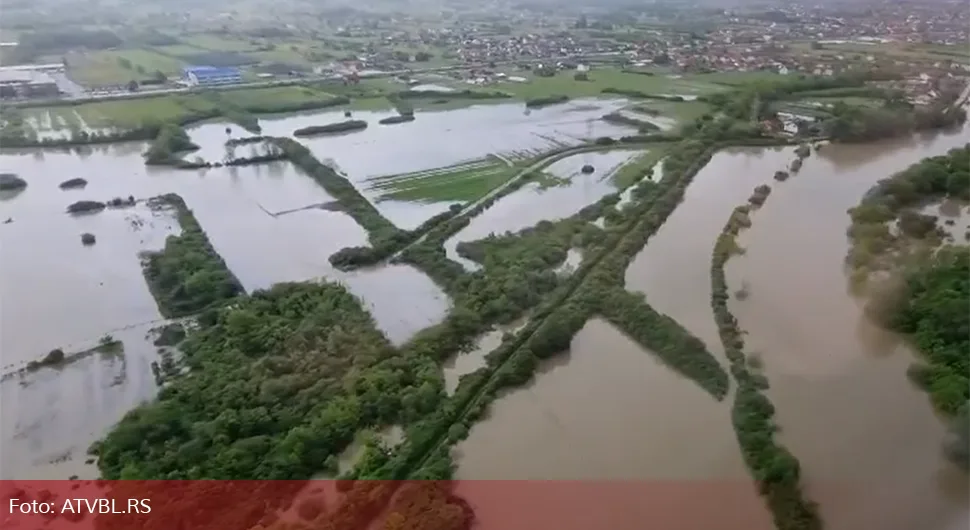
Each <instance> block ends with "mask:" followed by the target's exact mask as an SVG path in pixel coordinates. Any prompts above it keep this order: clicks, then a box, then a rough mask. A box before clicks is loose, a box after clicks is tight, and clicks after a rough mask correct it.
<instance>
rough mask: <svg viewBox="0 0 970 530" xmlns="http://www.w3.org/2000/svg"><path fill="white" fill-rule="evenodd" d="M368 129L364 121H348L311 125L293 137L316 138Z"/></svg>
mask: <svg viewBox="0 0 970 530" xmlns="http://www.w3.org/2000/svg"><path fill="white" fill-rule="evenodd" d="M366 128H367V122H366V121H363V120H347V121H341V122H337V123H329V124H327V125H311V126H309V127H301V128H299V129H297V130H295V131H293V136H298V137H302V136H314V135H317V134H333V133H340V132H346V131H359V130H362V129H366Z"/></svg>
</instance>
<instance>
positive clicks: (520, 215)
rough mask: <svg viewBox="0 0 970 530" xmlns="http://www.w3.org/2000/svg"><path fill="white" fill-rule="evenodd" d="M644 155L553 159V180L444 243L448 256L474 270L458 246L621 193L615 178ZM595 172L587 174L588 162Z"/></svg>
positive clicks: (529, 188) (526, 190)
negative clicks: (625, 167) (613, 175)
mask: <svg viewBox="0 0 970 530" xmlns="http://www.w3.org/2000/svg"><path fill="white" fill-rule="evenodd" d="M638 154H639V152H638V151H634V150H619V149H618V150H616V151H605V152H591V153H581V154H577V155H573V156H569V157H566V158H563V159H562V160H559V161H557V162H554V163H553V164H551V165H550V166H549V167H547V168H546V169H545V170H544V172H545V173H547V174H548V175H550V176H551V178H550V179H548V180H550V182H530V183H529V184H526V185H525V186H523V187H522V189H520V190H518V191H515V192H512V193H510V194H509V195H508V196H506V197H504V198H503V199H502V200H501V201H499V202H497V203H496V204H494V205H493V206H492V207H491V208H489V209H488V210H485V211H484V212H483V213H482V214H480V215H478V216H477V217H475V218H474V219H472V220H471V223H470V224H469V225H468V226H467V227H465V228H464V229H462V230H461V231H460V232H458V233H457V234H455V235H454V236H453V237H452V238H450V239H449V240H448V241H446V242H445V252H446V253H447V255H448V258H450V259H453V260H455V261H457V262H459V263H461V264H463V265H464V266H465V267H466V268H468V269H475V268H477V267H478V265H477V264H475V263H473V262H471V261H469V260H466V259H464V258H462V257H461V256H459V255H458V252H457V251H456V248H457V246H458V243H460V242H462V241H476V240H478V239H482V238H484V237H486V236H488V235H489V234H503V233H505V232H517V231H519V230H522V229H524V228H528V227H530V226H535V225H536V224H537V223H538V222H539V221H554V220H557V219H563V218H565V217H569V216H570V215H573V214H575V213H577V212H579V211H580V210H581V209H583V207H584V206H587V205H589V204H592V203H594V202H596V201H597V200H599V199H600V198H602V197H603V196H605V195H608V194H610V193H613V192H615V191H616V187H615V186H614V185H613V182H612V179H610V176H611V175H612V174H613V172H615V171H616V170H617V169H619V168H620V167H621V166H622V165H623V164H625V163H627V162H629V161H630V160H631V159H633V158H634V157H636V156H637V155H638ZM585 164H590V165H592V166H593V167H594V168H595V169H596V170H595V172H594V173H591V174H583V173H582V172H581V171H580V170H581V169H582V167H583V165H585Z"/></svg>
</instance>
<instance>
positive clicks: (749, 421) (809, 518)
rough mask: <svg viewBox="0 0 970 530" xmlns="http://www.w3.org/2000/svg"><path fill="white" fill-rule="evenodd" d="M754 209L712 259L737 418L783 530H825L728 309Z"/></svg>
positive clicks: (724, 237)
mask: <svg viewBox="0 0 970 530" xmlns="http://www.w3.org/2000/svg"><path fill="white" fill-rule="evenodd" d="M755 197H758V198H759V199H755V200H756V201H757V200H760V201H761V202H762V203H763V202H764V200H763V199H764V198H767V193H766V192H765V190H764V188H760V189H756V190H755V192H754V194H753V195H752V198H755ZM749 212H750V206H748V205H744V206H739V207H738V208H736V209H735V211H734V212H733V213H732V215H731V218H730V219H729V220H728V222H727V224H726V225H725V227H724V230H723V231H722V233H721V235H720V236H719V237H718V240H717V243H716V244H715V246H714V251H713V254H712V257H711V308H712V309H713V311H714V320H715V321H716V322H717V327H718V334H719V336H720V338H721V344H722V345H723V346H724V351H725V354H726V355H727V358H728V360H729V361H730V363H731V374H732V375H733V376H734V378H735V380H736V381H737V383H738V390H737V393H736V394H735V396H734V404H733V406H732V409H731V419H732V423H733V424H734V430H735V432H736V433H737V437H738V443H739V444H740V445H741V451H742V454H743V456H744V460H745V463H746V464H747V466H748V469H750V470H751V473H752V475H753V476H754V478H755V480H756V481H757V482H758V490H759V492H760V493H761V495H762V496H764V497H765V498H766V501H767V503H768V507H769V508H770V510H771V513H772V516H773V517H774V520H775V527H776V528H778V529H779V530H817V529H821V528H822V520H821V518H820V517H819V515H818V509H817V506H816V505H815V503H813V502H812V501H810V500H807V499H806V498H805V496H804V495H803V492H802V487H801V468H800V465H799V463H798V460H797V459H796V458H795V456H794V455H792V454H791V453H790V452H789V451H788V450H787V449H785V448H784V447H783V446H782V445H781V444H779V443H778V442H777V441H776V440H775V433H776V432H777V431H778V426H777V424H776V423H775V421H774V414H775V408H774V406H773V405H772V404H771V402H770V401H769V400H768V398H767V397H765V396H764V394H763V393H762V391H763V390H765V389H767V388H768V380H767V379H766V378H765V377H764V376H763V375H762V374H760V373H757V372H755V371H753V368H752V367H750V366H749V362H748V361H747V359H746V356H745V354H744V351H743V350H744V337H743V332H742V331H741V329H740V327H739V325H738V321H737V319H736V318H735V317H734V315H732V314H731V311H730V310H729V309H728V304H727V301H728V299H729V294H728V289H727V279H726V278H725V275H724V264H725V263H726V262H727V260H728V259H730V257H731V256H732V255H734V254H736V253H738V252H741V250H740V248H739V247H738V245H737V242H736V241H735V238H736V236H737V234H738V232H740V231H741V230H742V229H743V228H746V227H748V226H750V225H751V221H750V219H749V217H748V214H749Z"/></svg>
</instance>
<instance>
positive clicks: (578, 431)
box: [455, 319, 771, 530]
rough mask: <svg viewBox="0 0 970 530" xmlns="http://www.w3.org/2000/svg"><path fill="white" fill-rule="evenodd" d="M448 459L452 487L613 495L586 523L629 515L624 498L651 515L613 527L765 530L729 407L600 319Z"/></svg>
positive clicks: (500, 403)
mask: <svg viewBox="0 0 970 530" xmlns="http://www.w3.org/2000/svg"><path fill="white" fill-rule="evenodd" d="M455 457H456V461H457V463H458V472H457V476H458V479H459V480H472V479H474V480H478V479H532V480H547V479H560V480H569V479H579V480H583V481H589V482H586V483H585V485H582V486H579V487H578V490H577V491H574V494H580V492H583V491H585V493H586V494H587V495H600V494H605V492H606V491H609V490H610V488H611V484H613V485H614V486H615V485H620V486H619V488H613V489H614V490H615V489H619V490H624V491H625V492H626V493H624V492H623V491H620V492H617V495H615V496H612V495H611V497H612V498H613V501H615V502H617V503H620V504H613V502H612V501H611V502H606V503H604V504H602V505H601V506H600V508H594V507H591V506H589V504H585V505H584V506H585V508H586V509H588V510H591V511H592V512H594V513H598V515H597V516H596V517H594V518H592V519H585V520H586V521H587V522H589V523H592V522H593V521H598V522H599V523H601V524H605V523H607V522H609V521H611V519H610V515H609V513H607V512H610V511H611V510H614V509H617V508H618V507H619V506H620V505H623V506H624V507H623V508H620V509H629V506H626V505H625V504H622V498H623V497H624V496H625V495H628V494H631V493H632V494H633V495H635V496H638V497H640V500H641V502H642V503H646V504H648V505H651V506H654V510H652V511H651V512H650V513H643V512H642V511H636V512H635V513H639V514H641V518H640V520H639V521H640V523H641V525H640V526H638V527H635V526H620V527H621V528H643V527H644V526H643V523H644V522H647V523H659V522H661V521H662V522H663V523H664V526H662V527H663V528H724V529H725V530H761V529H767V528H771V524H770V518H768V515H767V513H766V512H765V510H764V507H763V503H762V501H761V499H759V498H758V497H757V495H756V494H755V491H754V486H753V484H752V482H751V480H750V478H749V476H748V472H747V470H746V469H745V467H744V463H743V462H742V460H741V455H740V453H739V451H738V448H737V442H736V440H735V437H734V431H733V430H732V428H731V424H730V414H729V410H728V408H727V406H726V405H725V404H724V403H720V402H717V401H714V400H713V399H711V397H710V396H709V395H708V394H706V393H704V392H703V391H702V390H701V389H699V388H698V387H697V385H695V384H693V383H692V382H691V381H688V380H686V379H683V378H681V377H679V376H678V375H676V374H675V373H674V372H672V371H671V370H669V369H668V368H666V367H665V366H663V365H662V364H661V363H660V362H659V361H658V360H657V359H656V358H655V357H654V356H653V354H651V353H650V352H648V351H644V350H643V349H641V348H640V347H639V346H638V345H637V344H636V343H634V342H633V341H631V340H629V339H627V338H626V337H624V336H623V335H622V334H621V333H620V332H619V331H617V330H616V329H615V328H613V327H612V326H610V325H609V324H607V323H606V322H604V321H602V320H598V319H593V320H590V321H589V322H588V323H587V324H586V326H584V327H583V329H582V330H581V331H580V332H579V333H578V334H577V335H576V337H575V338H574V339H573V342H572V345H571V348H570V351H569V352H567V353H564V354H563V355H561V356H559V357H556V358H553V359H552V360H550V361H548V362H545V363H543V365H542V366H541V368H540V370H539V373H538V374H537V375H536V377H535V379H534V380H533V381H532V382H531V383H529V384H528V385H527V386H525V387H523V388H519V389H515V390H513V391H510V392H508V393H507V394H505V395H504V396H502V397H501V398H500V399H498V400H497V401H496V402H495V403H493V404H492V406H491V409H490V411H489V413H488V416H487V417H486V418H485V419H483V420H482V421H480V422H479V423H477V424H475V425H474V426H473V427H472V428H471V431H470V433H469V437H468V439H466V440H465V441H463V442H461V443H460V444H459V445H458V446H457V448H456V449H455ZM596 481H602V482H600V483H597V482H596ZM462 487H463V486H462V485H461V484H459V492H461V491H462ZM465 488H466V491H468V493H469V497H470V501H471V502H472V504H475V505H479V507H480V511H481V513H479V514H478V516H479V517H480V518H481V519H482V522H483V527H484V528H501V527H503V526H502V525H499V523H498V522H497V521H499V520H502V517H503V516H502V513H501V509H500V507H499V506H491V505H489V503H488V495H487V492H482V491H480V488H479V487H478V486H476V485H475V484H470V485H468V486H465ZM537 489H538V490H540V491H537V492H536V493H537V494H541V490H542V489H543V488H537ZM567 489H568V488H567ZM658 498H667V499H668V504H666V507H659V509H658V507H657V506H656V501H657V499H658ZM690 499H692V500H690ZM688 506H693V508H689V507H688ZM567 513H573V515H574V516H575V515H576V514H575V512H569V511H568V510H567ZM542 515H543V517H544V516H546V515H550V514H545V513H543V514H542ZM587 516H590V514H587ZM613 517H616V512H615V511H613ZM556 520H557V521H559V518H558V517H557V519H556ZM489 521H496V523H494V524H493V525H492V526H490V525H489ZM612 521H614V522H616V521H618V520H616V519H612ZM559 524H560V523H559V522H557V523H556V526H552V527H558V525H559ZM562 527H563V528H576V526H571V525H569V524H566V525H565V526H562ZM590 527H591V526H585V528H590ZM592 527H596V526H595V525H594V526H592ZM600 527H603V526H600ZM610 527H616V526H610Z"/></svg>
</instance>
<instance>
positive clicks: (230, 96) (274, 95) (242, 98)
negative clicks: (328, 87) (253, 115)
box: [219, 85, 333, 108]
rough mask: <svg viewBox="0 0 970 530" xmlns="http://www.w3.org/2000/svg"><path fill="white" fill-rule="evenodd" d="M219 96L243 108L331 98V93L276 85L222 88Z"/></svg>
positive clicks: (305, 87) (306, 87)
mask: <svg viewBox="0 0 970 530" xmlns="http://www.w3.org/2000/svg"><path fill="white" fill-rule="evenodd" d="M219 95H220V97H221V98H222V99H223V100H225V101H227V102H229V103H231V104H233V105H237V106H240V107H243V108H255V107H263V106H268V105H269V104H277V105H282V104H301V103H307V102H310V101H320V100H322V99H329V98H332V97H333V95H332V94H330V93H328V92H323V91H321V90H318V89H316V88H313V87H309V86H297V85H289V86H278V87H267V88H251V89H245V90H224V91H221V92H219Z"/></svg>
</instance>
